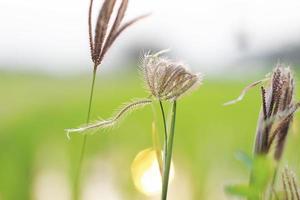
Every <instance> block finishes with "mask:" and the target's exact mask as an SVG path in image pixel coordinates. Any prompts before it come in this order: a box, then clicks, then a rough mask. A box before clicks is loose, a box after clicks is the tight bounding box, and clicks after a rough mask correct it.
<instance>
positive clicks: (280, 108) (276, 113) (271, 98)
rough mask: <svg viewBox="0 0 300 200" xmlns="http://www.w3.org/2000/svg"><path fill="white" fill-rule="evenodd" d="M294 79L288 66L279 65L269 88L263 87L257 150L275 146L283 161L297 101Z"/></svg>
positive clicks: (259, 152)
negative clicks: (295, 98)
mask: <svg viewBox="0 0 300 200" xmlns="http://www.w3.org/2000/svg"><path fill="white" fill-rule="evenodd" d="M294 87H295V86H294V78H293V74H292V72H291V70H290V68H289V67H285V66H282V65H280V64H278V65H277V66H276V68H275V69H274V71H273V73H272V76H271V79H270V81H269V83H268V85H267V86H266V87H261V91H262V110H261V112H260V115H259V121H258V127H257V133H256V143H255V153H256V154H267V153H268V152H269V151H270V148H271V146H272V144H273V143H274V142H275V141H276V145H275V154H274V158H275V160H280V158H281V156H282V152H283V148H284V144H285V140H286V136H287V134H288V130H289V126H290V123H291V122H292V120H293V116H294V112H295V111H296V109H297V108H298V104H296V103H295V102H294V91H295V90H294Z"/></svg>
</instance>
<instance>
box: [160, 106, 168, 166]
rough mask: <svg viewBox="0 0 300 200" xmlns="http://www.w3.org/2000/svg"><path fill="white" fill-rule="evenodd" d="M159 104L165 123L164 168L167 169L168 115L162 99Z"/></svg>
mask: <svg viewBox="0 0 300 200" xmlns="http://www.w3.org/2000/svg"><path fill="white" fill-rule="evenodd" d="M159 106H160V110H161V114H162V118H163V123H164V156H163V159H164V167H163V169H164V170H165V168H166V160H167V159H166V158H167V152H168V150H167V148H168V146H167V144H168V132H167V124H166V115H165V111H164V107H163V104H162V102H161V101H159Z"/></svg>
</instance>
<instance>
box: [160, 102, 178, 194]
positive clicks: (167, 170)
mask: <svg viewBox="0 0 300 200" xmlns="http://www.w3.org/2000/svg"><path fill="white" fill-rule="evenodd" d="M171 113H172V116H171V117H172V118H171V127H170V135H169V139H168V144H167V145H168V147H167V156H166V158H165V160H166V166H165V169H164V177H163V184H162V195H161V199H162V200H166V199H167V195H168V185H169V175H170V167H171V159H172V151H173V142H174V134H175V119H176V100H175V101H174V102H173V105H172V111H171Z"/></svg>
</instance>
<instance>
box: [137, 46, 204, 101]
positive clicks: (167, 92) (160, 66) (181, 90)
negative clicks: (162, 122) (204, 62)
mask: <svg viewBox="0 0 300 200" xmlns="http://www.w3.org/2000/svg"><path fill="white" fill-rule="evenodd" d="M163 52H165V51H161V52H158V53H156V54H150V53H149V54H146V55H145V56H144V58H143V63H142V72H143V75H144V80H145V83H146V85H147V89H148V90H149V92H150V93H151V95H152V96H153V97H155V98H157V99H159V100H177V99H178V98H180V97H181V96H183V95H184V94H186V93H187V92H189V91H191V90H192V89H194V88H197V87H198V86H199V85H200V84H201V81H202V76H201V75H200V74H194V73H192V72H190V71H189V70H188V69H187V67H186V65H184V64H181V63H177V62H173V61H171V60H169V59H167V58H164V57H162V56H161V54H162V53H163Z"/></svg>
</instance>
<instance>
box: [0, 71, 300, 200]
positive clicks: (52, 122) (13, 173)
mask: <svg viewBox="0 0 300 200" xmlns="http://www.w3.org/2000/svg"><path fill="white" fill-rule="evenodd" d="M120 74H123V75H122V76H120V75H117V76H107V75H104V74H101V72H100V73H99V74H98V75H97V81H96V88H95V96H94V102H93V108H92V119H97V118H99V117H101V118H107V117H109V116H111V114H112V113H113V111H115V109H116V108H118V107H119V106H120V105H121V104H122V103H124V102H128V101H129V100H131V99H133V98H138V97H146V96H148V94H147V92H146V91H145V89H144V86H143V83H142V81H141V79H140V78H139V75H138V73H136V72H133V73H125V74H124V73H120ZM262 76H263V74H258V75H255V76H252V77H247V78H241V79H225V78H215V79H206V80H204V83H203V85H202V86H201V87H200V88H199V89H198V90H197V91H195V92H193V93H191V94H190V95H188V96H186V97H184V98H182V99H181V100H180V101H179V102H178V115H177V116H178V118H177V123H176V135H175V144H174V145H175V147H174V157H173V162H174V165H175V172H176V173H175V179H174V181H173V183H172V185H171V188H170V199H175V200H176V199H202V200H204V199H209V200H212V199H218V200H221V199H232V198H229V197H228V196H226V194H224V192H223V187H224V185H226V184H228V183H236V182H247V176H248V172H247V170H246V169H245V167H244V166H243V165H242V163H240V162H239V161H237V160H236V159H235V153H236V152H237V151H239V150H241V151H244V152H246V153H248V154H251V151H252V150H251V149H252V145H253V144H252V142H253V139H254V134H255V129H256V122H257V116H258V113H259V110H260V92H259V91H260V89H259V87H257V88H254V89H252V90H251V91H250V92H249V93H248V94H247V96H246V97H245V99H244V100H243V101H242V102H240V103H238V104H235V105H232V106H228V107H224V106H222V104H223V103H224V102H226V101H228V100H231V99H233V98H236V97H237V96H238V95H239V93H240V91H241V90H242V88H243V87H244V86H245V85H247V84H248V83H250V82H251V81H255V80H258V79H260V78H261V77H262ZM90 78H91V77H90V76H88V75H82V76H66V77H59V76H50V75H40V74H29V73H10V72H5V71H2V72H1V73H0V91H1V96H0V105H1V106H0V124H1V126H0V199H1V200H7V199H9V200H17V199H24V200H26V199H64V200H67V199H71V188H72V180H73V178H74V173H75V171H76V168H77V166H78V160H79V153H80V147H81V142H82V138H83V136H82V135H76V134H74V135H72V136H71V140H68V139H67V137H66V134H65V132H64V129H65V128H72V127H77V126H78V125H80V124H83V123H84V122H85V119H86V114H87V105H88V95H89V87H90V82H91V80H90ZM298 115H299V114H297V115H296V118H295V121H294V122H295V123H294V125H293V127H292V130H291V131H290V135H289V137H288V141H287V149H286V151H285V154H284V159H283V161H282V163H281V164H282V166H284V165H286V164H288V165H289V166H290V167H291V169H294V170H296V172H300V171H299V170H300V166H299V164H300V158H299V155H298V152H299V150H297V147H298V146H299V145H300V140H299V139H300V138H299V137H300V136H299V128H298V124H299V120H298V119H299V117H298ZM152 120H153V115H152V110H151V106H148V107H145V108H143V109H141V110H138V111H136V112H134V113H132V114H130V115H129V116H128V117H127V118H126V119H125V120H124V121H122V122H121V123H120V124H119V125H118V126H117V127H115V128H113V129H108V130H104V131H103V130H99V131H97V132H96V133H95V134H94V135H91V136H89V138H88V144H87V152H86V157H85V160H84V166H83V176H82V186H81V189H82V195H83V199H85V200H88V199H106V200H107V199H112V200H116V199H130V200H133V199H157V196H156V197H155V196H154V197H147V196H144V195H142V194H141V193H139V192H138V191H137V190H136V189H135V187H134V185H133V182H132V179H131V171H130V167H131V163H132V161H133V159H134V157H135V156H136V155H137V154H138V152H140V151H141V150H143V149H146V148H149V147H151V146H152V139H151V123H152ZM159 133H160V134H162V129H161V125H160V129H159Z"/></svg>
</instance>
